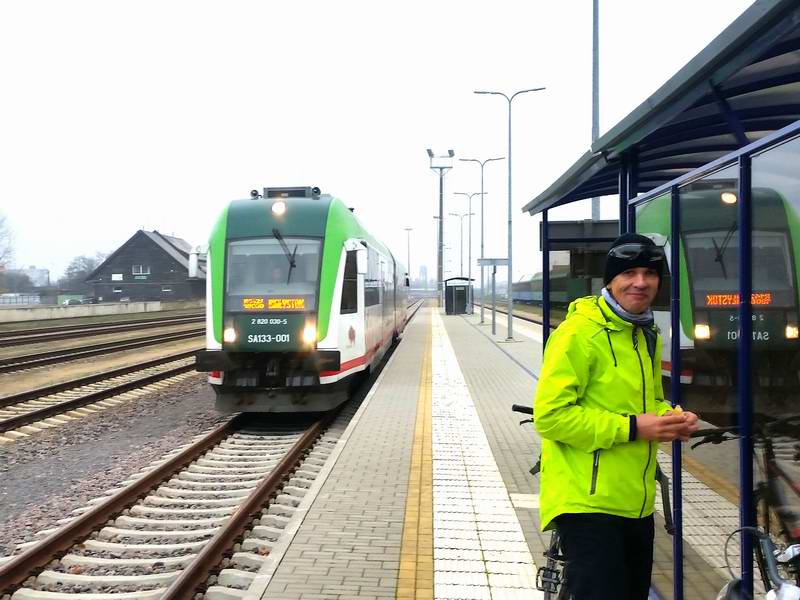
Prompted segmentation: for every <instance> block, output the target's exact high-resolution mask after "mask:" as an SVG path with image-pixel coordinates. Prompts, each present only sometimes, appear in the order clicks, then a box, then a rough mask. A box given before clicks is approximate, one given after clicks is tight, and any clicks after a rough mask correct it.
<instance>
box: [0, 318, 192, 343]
mask: <svg viewBox="0 0 800 600" xmlns="http://www.w3.org/2000/svg"><path fill="white" fill-rule="evenodd" d="M204 316H205V313H204V312H199V313H188V314H185V315H171V316H168V317H150V318H145V319H129V320H128V321H106V322H104V323H95V324H94V325H93V324H92V323H83V324H81V325H58V326H55V327H39V328H35V327H34V328H33V329H26V330H20V331H0V338H4V337H8V336H14V335H16V334H19V333H55V332H58V331H71V330H75V329H86V328H91V327H95V326H97V327H103V326H105V325H133V324H136V323H158V322H163V321H171V320H173V319H196V318H198V317H204Z"/></svg>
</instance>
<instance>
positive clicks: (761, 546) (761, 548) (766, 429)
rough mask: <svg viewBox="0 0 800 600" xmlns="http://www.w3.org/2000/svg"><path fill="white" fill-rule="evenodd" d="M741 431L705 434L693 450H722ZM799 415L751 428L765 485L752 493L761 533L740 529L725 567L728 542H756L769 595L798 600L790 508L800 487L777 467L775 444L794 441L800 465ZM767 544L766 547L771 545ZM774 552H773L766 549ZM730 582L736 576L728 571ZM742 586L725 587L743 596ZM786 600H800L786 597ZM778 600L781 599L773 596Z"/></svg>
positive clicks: (797, 538) (796, 534)
mask: <svg viewBox="0 0 800 600" xmlns="http://www.w3.org/2000/svg"><path fill="white" fill-rule="evenodd" d="M738 431H739V427H738V426H732V427H715V428H712V429H701V430H699V431H695V432H694V433H693V434H692V437H693V438H701V439H700V441H698V442H695V443H694V444H693V445H692V448H696V447H697V446H701V445H703V444H721V443H722V442H725V441H728V440H736V439H739V438H740V437H741V436H740V435H739V434H738ZM798 433H800V415H794V416H790V417H785V418H781V419H774V420H761V421H757V422H756V423H754V425H753V442H754V443H753V454H754V458H755V459H756V462H757V464H758V465H759V467H760V469H761V472H762V476H763V479H762V480H761V481H759V482H757V483H756V485H755V489H754V490H753V503H754V505H755V511H756V519H757V524H758V527H757V528H755V527H746V528H743V529H737V530H736V531H734V532H733V533H732V534H731V535H730V536H729V537H728V541H726V544H725V562H726V565H727V546H728V542H729V541H730V539H731V538H732V537H733V536H734V535H736V534H737V533H740V532H744V533H747V534H751V535H754V536H756V538H757V540H758V543H757V544H755V546H754V548H755V554H756V564H757V566H758V570H759V575H760V577H761V581H762V582H763V584H764V589H766V590H774V591H776V592H777V591H779V590H782V589H783V590H788V589H797V590H798V594H800V514H799V513H798V512H797V510H795V508H793V507H792V505H791V503H790V502H789V498H790V496H792V495H793V496H794V497H795V498H796V504H797V505H800V484H798V482H797V481H795V480H794V479H793V478H792V477H791V476H790V474H789V473H788V472H787V470H786V469H785V468H784V467H783V466H782V465H781V464H780V463H779V461H778V457H777V452H776V447H775V442H774V439H775V438H779V437H789V438H794V440H795V443H794V444H793V445H792V448H791V451H792V459H793V460H794V461H798V460H800V441H798V437H799V436H798ZM767 542H768V543H767ZM768 547H769V548H770V550H769V551H767V550H766V548H768ZM728 570H729V572H731V577H732V578H733V577H734V576H733V572H732V571H731V569H730V566H728ZM739 587H740V582H738V580H737V579H736V578H733V581H731V583H729V584H728V585H727V586H726V589H725V590H723V591H726V593H728V594H736V593H743V592H741V590H739ZM783 593H784V597H786V598H800V595H798V596H791V595H787V594H788V592H783ZM719 597H720V598H745V597H746V596H744V595H741V596H737V595H728V596H725V595H722V592H721V593H720V596H719ZM775 597H776V598H780V597H781V596H775Z"/></svg>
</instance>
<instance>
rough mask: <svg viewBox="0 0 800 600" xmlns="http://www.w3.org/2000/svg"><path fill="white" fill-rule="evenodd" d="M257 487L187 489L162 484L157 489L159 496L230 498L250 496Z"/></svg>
mask: <svg viewBox="0 0 800 600" xmlns="http://www.w3.org/2000/svg"><path fill="white" fill-rule="evenodd" d="M255 487H256V486H255V485H251V486H250V487H241V485H240V486H239V487H237V488H232V489H222V490H220V489H205V490H198V489H187V488H173V487H166V486H163V485H162V486H161V487H159V488H158V489H157V490H156V493H157V494H158V495H159V496H166V497H169V498H209V497H219V496H227V497H229V498H244V497H246V496H248V495H249V494H250V492H251V491H253V489H254V488H255Z"/></svg>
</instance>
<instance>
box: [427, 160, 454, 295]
mask: <svg viewBox="0 0 800 600" xmlns="http://www.w3.org/2000/svg"><path fill="white" fill-rule="evenodd" d="M453 156H455V152H453V151H452V150H448V151H447V156H434V154H433V150H431V149H430V148H428V158H429V159H430V161H431V170H432V171H439V242H438V244H437V246H438V247H437V257H436V291H437V293H438V296H439V306H443V305H444V261H443V256H444V250H443V244H444V219H443V218H442V213H443V212H444V174H445V173H447V172H448V171H449V170H450V169H452V168H453Z"/></svg>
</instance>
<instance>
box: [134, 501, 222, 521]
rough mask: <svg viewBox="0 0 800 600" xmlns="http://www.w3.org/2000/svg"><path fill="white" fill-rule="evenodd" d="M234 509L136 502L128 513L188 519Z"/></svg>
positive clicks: (141, 515)
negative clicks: (163, 505)
mask: <svg viewBox="0 0 800 600" xmlns="http://www.w3.org/2000/svg"><path fill="white" fill-rule="evenodd" d="M234 510H236V506H212V507H210V508H163V507H160V506H142V505H141V504H137V505H135V506H131V508H130V513H129V514H131V515H134V516H139V517H147V516H151V517H155V518H158V516H159V515H164V516H165V518H169V517H175V518H181V517H184V518H186V519H190V518H192V517H196V516H209V515H220V516H228V515H230V514H231V513H233V511H234Z"/></svg>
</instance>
